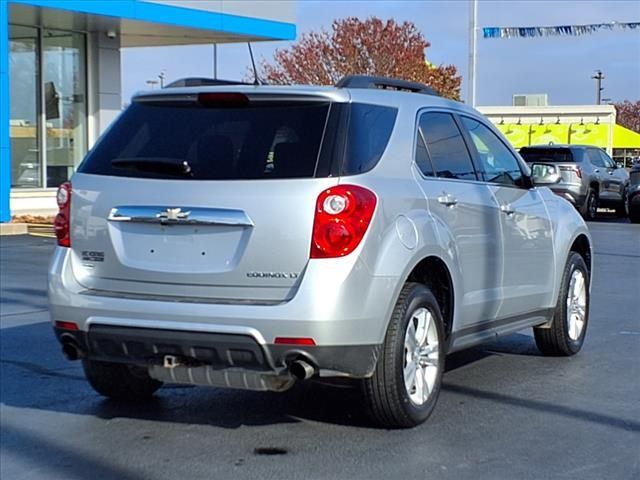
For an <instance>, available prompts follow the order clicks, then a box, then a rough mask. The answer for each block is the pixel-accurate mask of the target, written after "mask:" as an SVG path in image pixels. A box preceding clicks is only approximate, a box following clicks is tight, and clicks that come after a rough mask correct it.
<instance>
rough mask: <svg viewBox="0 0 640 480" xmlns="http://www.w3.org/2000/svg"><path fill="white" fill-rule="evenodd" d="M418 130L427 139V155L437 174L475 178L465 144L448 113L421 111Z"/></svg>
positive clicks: (439, 175)
mask: <svg viewBox="0 0 640 480" xmlns="http://www.w3.org/2000/svg"><path fill="white" fill-rule="evenodd" d="M420 131H421V132H422V135H423V136H424V139H425V140H426V142H427V150H428V152H429V157H430V158H431V162H432V163H433V167H434V168H435V171H436V175H437V176H438V177H443V178H457V179H461V180H476V179H477V177H476V172H475V169H474V168H473V163H472V161H471V156H470V155H469V151H468V150H467V146H466V144H465V143H464V140H463V138H462V134H461V133H460V130H459V129H458V127H457V125H456V123H455V121H454V120H453V117H452V116H451V115H450V114H448V113H425V114H423V115H422V116H421V117H420Z"/></svg>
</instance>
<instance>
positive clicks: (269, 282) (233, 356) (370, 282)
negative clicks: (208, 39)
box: [49, 77, 592, 427]
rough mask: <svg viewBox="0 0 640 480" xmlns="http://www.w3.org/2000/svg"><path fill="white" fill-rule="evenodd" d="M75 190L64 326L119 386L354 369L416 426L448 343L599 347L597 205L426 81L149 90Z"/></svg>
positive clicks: (251, 383) (87, 163) (104, 380)
mask: <svg viewBox="0 0 640 480" xmlns="http://www.w3.org/2000/svg"><path fill="white" fill-rule="evenodd" d="M72 185H73V186H72ZM58 203H59V206H60V213H59V214H58V217H57V219H56V231H57V235H58V243H59V246H58V247H57V248H56V250H55V254H54V256H53V259H52V262H51V266H50V270H49V298H50V303H51V314H52V320H53V323H54V328H55V332H56V335H57V337H58V339H59V340H60V342H61V343H62V345H63V351H64V353H65V355H66V356H67V358H69V359H82V362H83V365H84V370H85V373H86V376H87V379H88V381H89V383H90V384H91V385H92V386H93V388H94V389H95V390H96V391H97V392H99V393H100V394H103V395H106V396H108V397H112V398H119V399H131V398H138V399H139V398H145V397H149V396H151V395H152V394H153V393H154V392H155V391H156V390H157V389H158V388H159V387H160V386H161V385H162V383H164V382H167V383H186V384H196V385H211V386H215V387H230V388H241V389H251V390H270V391H284V390H287V389H289V388H290V387H291V386H292V385H293V384H294V383H295V382H296V381H303V380H308V379H326V378H335V377H342V378H346V379H353V380H354V383H358V384H360V385H361V386H362V388H363V391H364V398H365V399H366V405H367V407H368V409H369V411H370V412H371V415H372V418H373V419H374V420H375V421H376V422H377V423H378V424H381V425H384V426H387V427H409V426H413V425H416V424H418V423H421V422H423V421H424V420H425V419H426V418H427V417H428V416H429V415H430V413H431V412H432V410H433V408H434V405H435V403H436V400H437V397H438V393H439V390H440V384H441V378H442V374H443V370H444V363H445V356H446V355H447V354H448V353H451V352H454V351H456V350H461V349H464V348H467V347H470V346H472V345H476V344H479V343H482V342H485V341H491V340H493V339H495V338H496V336H497V335H503V334H509V333H512V332H515V331H518V330H522V329H524V328H528V327H533V329H534V333H535V340H536V343H537V345H538V346H539V348H540V350H541V351H542V352H543V353H545V354H552V355H572V354H575V353H576V352H578V350H580V348H581V346H582V343H583V341H584V337H585V332H586V326H587V322H588V318H589V292H590V283H591V264H592V255H591V238H590V235H589V231H588V229H587V227H586V226H585V223H584V222H583V220H582V218H581V217H580V216H579V215H578V213H577V212H576V211H575V209H574V208H573V207H572V206H571V204H570V203H569V202H567V201H566V200H564V199H562V198H560V197H558V196H556V195H554V194H553V193H552V192H551V191H550V190H549V189H548V188H537V187H535V186H534V185H533V181H532V178H531V176H530V173H529V169H528V167H527V166H526V164H525V163H524V162H523V161H522V159H521V158H520V157H519V155H518V154H517V153H516V152H515V151H514V150H513V149H512V148H511V147H510V146H509V144H508V143H507V142H506V141H505V140H504V139H503V137H502V136H501V135H500V133H499V132H498V131H497V130H496V129H495V128H494V127H493V126H492V125H491V123H490V122H488V121H487V120H486V119H485V118H484V117H483V116H482V115H481V114H479V113H478V112H477V111H475V110H473V109H471V108H469V107H466V106H465V105H463V104H461V103H457V102H453V101H449V100H446V99H444V98H441V97H439V96H437V95H435V94H433V92H432V91H431V90H429V89H428V88H427V87H424V86H422V85H419V84H413V83H406V82H400V81H395V80H389V79H379V78H372V77H348V78H346V79H344V80H343V81H341V82H340V83H339V84H338V85H337V86H336V87H335V88H333V87H331V88H320V87H273V86H245V85H222V86H200V87H187V88H166V89H164V90H162V91H154V92H148V93H141V94H139V95H137V96H136V97H135V98H134V99H133V101H132V104H131V106H130V107H129V108H127V110H126V111H125V112H124V113H123V114H122V115H121V116H120V117H119V119H118V120H117V121H116V122H115V123H114V124H113V125H112V127H111V128H110V129H109V131H108V132H107V133H106V134H105V135H104V136H103V137H102V138H101V140H100V141H99V142H98V144H97V145H96V146H95V147H94V148H93V149H92V150H91V152H89V154H88V155H87V157H86V158H85V160H84V162H83V163H82V165H81V166H80V167H79V169H78V172H77V173H76V174H75V175H74V176H73V178H72V182H71V183H68V184H64V185H62V187H61V188H60V190H59V192H58ZM355 380H357V382H355Z"/></svg>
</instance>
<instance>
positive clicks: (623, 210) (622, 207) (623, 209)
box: [616, 187, 629, 218]
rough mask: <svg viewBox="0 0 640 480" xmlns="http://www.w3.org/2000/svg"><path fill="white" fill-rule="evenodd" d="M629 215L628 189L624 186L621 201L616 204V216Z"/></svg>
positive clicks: (624, 216) (625, 216)
mask: <svg viewBox="0 0 640 480" xmlns="http://www.w3.org/2000/svg"><path fill="white" fill-rule="evenodd" d="M628 216H629V189H628V188H627V187H625V188H624V191H623V192H622V203H621V204H619V205H616V217H618V218H627V217H628Z"/></svg>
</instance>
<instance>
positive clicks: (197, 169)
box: [78, 103, 329, 180]
mask: <svg viewBox="0 0 640 480" xmlns="http://www.w3.org/2000/svg"><path fill="white" fill-rule="evenodd" d="M328 111H329V104H328V103H300V104H298V103H289V104H287V105H277V104H276V105H273V104H270V105H268V106H264V105H263V106H251V105H250V106H246V107H240V108H206V107H200V106H196V105H193V104H184V105H176V104H172V105H161V104H153V103H133V104H132V105H131V106H130V107H129V108H128V109H127V110H126V111H125V112H124V113H123V114H122V115H121V116H120V118H119V119H118V120H117V121H116V123H115V124H114V125H113V126H112V127H111V128H110V130H109V132H108V133H107V134H106V135H105V137H104V138H103V139H102V140H101V141H100V142H99V143H98V144H97V145H96V146H95V148H94V149H93V150H92V151H91V152H90V153H89V154H88V156H87V157H86V159H85V161H84V162H83V163H82V165H81V166H80V168H79V169H78V170H79V171H80V172H82V173H91V174H98V175H113V176H125V177H140V178H167V179H192V180H235V179H269V178H305V177H313V176H314V174H315V169H316V164H317V161H318V154H319V151H320V144H321V141H322V136H323V133H324V129H325V124H326V119H327V114H328ZM185 162H186V163H185ZM182 165H184V167H182Z"/></svg>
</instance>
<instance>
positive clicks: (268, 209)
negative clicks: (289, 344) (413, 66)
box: [71, 92, 395, 304]
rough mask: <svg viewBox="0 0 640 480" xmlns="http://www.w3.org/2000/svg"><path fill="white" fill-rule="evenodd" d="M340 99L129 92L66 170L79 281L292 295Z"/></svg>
mask: <svg viewBox="0 0 640 480" xmlns="http://www.w3.org/2000/svg"><path fill="white" fill-rule="evenodd" d="M350 110H351V104H345V103H332V102H331V101H330V100H329V99H328V98H326V97H320V96H318V97H310V96H308V95H307V96H302V95H301V96H296V95H292V94H288V95H287V96H286V97H282V96H277V95H265V96H259V95H256V94H252V95H245V94H240V93H225V92H213V93H212V92H208V93H204V94H202V93H201V94H189V95H183V94H174V95H167V94H161V95H156V96H144V97H139V98H137V99H135V100H134V102H133V103H132V105H131V106H130V107H129V108H128V109H127V110H126V111H125V112H124V113H123V114H122V115H121V117H120V118H119V119H118V120H117V121H116V123H115V124H114V125H113V126H112V127H111V128H110V129H109V131H108V132H107V133H106V134H105V136H104V137H103V138H102V139H101V140H100V141H99V143H98V144H97V145H96V146H95V147H94V149H93V150H92V151H91V152H90V153H89V155H88V156H87V158H86V159H85V161H84V162H83V163H82V165H81V166H80V168H79V169H78V173H76V174H75V175H74V177H73V179H72V183H73V194H72V202H71V208H72V210H71V222H72V227H71V228H72V230H71V248H72V251H73V255H72V262H73V271H74V274H75V276H76V277H77V279H78V281H79V282H80V283H81V284H82V285H83V286H85V287H86V288H87V289H90V290H92V291H96V293H97V294H100V295H105V294H113V295H117V296H125V297H126V296H129V297H133V298H148V297H149V296H152V297H157V296H166V297H175V298H176V299H177V300H179V301H190V300H191V301H203V300H204V301H207V300H210V301H215V302H230V303H244V302H249V303H251V302H253V303H266V304H269V303H277V302H281V301H285V300H287V299H290V298H291V297H292V296H293V295H294V294H295V292H296V289H297V287H298V285H299V282H300V281H301V279H302V277H303V275H304V270H305V268H306V265H307V263H308V261H309V252H310V246H311V235H312V229H313V220H314V213H315V204H316V200H317V198H318V195H319V194H320V193H321V192H322V191H323V190H325V189H326V188H328V187H331V186H333V185H336V184H337V183H338V180H339V176H340V173H341V169H342V164H343V163H344V158H345V156H346V154H345V152H346V151H347V148H346V147H345V143H346V142H345V141H344V138H342V136H343V135H346V133H344V132H348V131H349V128H343V127H344V122H345V121H346V120H345V118H349V117H351V120H352V121H354V122H355V120H354V117H355V116H354V115H349V111H350ZM394 115H395V113H394ZM394 118H395V117H394ZM352 123H353V122H352ZM355 123H357V122H355ZM392 125H393V124H392ZM365 127H366V125H365ZM359 128H360V129H361V130H362V128H363V125H360V126H359ZM389 134H390V130H389V132H388V134H387V139H388V136H389ZM385 143H386V142H385Z"/></svg>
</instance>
